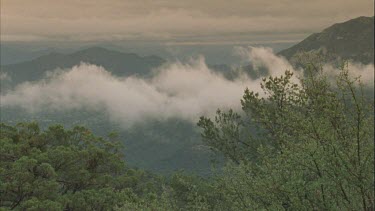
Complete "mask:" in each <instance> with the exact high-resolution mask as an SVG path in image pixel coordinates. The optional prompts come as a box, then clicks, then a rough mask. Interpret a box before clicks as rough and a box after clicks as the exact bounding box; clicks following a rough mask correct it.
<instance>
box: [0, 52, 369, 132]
mask: <svg viewBox="0 0 375 211" xmlns="http://www.w3.org/2000/svg"><path fill="white" fill-rule="evenodd" d="M237 51H238V52H239V53H240V54H241V55H243V56H246V57H247V59H248V60H249V61H251V62H252V63H253V64H256V65H263V66H265V67H266V68H268V69H269V72H270V74H271V75H281V74H283V73H284V71H285V70H286V69H289V70H292V71H294V70H293V68H292V67H291V65H290V64H289V63H288V62H287V61H286V60H285V59H283V58H279V57H277V56H276V55H274V54H273V52H272V50H270V49H268V48H252V47H250V48H239V49H237ZM353 67H355V68H354V71H355V72H356V73H360V74H365V75H366V80H368V81H369V82H370V81H373V73H372V76H371V77H372V79H371V78H370V76H367V74H369V72H370V71H371V70H373V65H372V66H358V65H357V66H353ZM371 68H372V69H371ZM260 82H261V79H256V80H252V79H250V78H249V77H247V76H245V75H241V76H239V77H238V78H236V79H235V80H228V79H226V78H225V77H223V76H222V75H220V74H218V73H216V72H214V71H212V70H210V69H209V68H208V67H207V65H206V64H205V62H204V59H203V58H199V59H197V60H193V61H191V62H190V63H188V64H183V63H179V62H177V63H174V64H170V65H168V66H165V67H163V68H162V69H159V70H157V71H156V72H155V75H154V76H153V77H152V78H150V79H143V78H138V77H126V78H120V77H115V76H113V75H111V73H109V72H108V71H106V70H105V69H104V68H102V67H98V66H95V65H90V64H85V63H82V64H80V65H78V66H75V67H73V68H72V69H68V70H65V71H61V70H59V71H53V72H52V73H50V74H48V75H47V77H46V79H44V80H42V81H38V82H35V83H23V84H21V85H19V86H17V87H16V88H15V89H14V90H11V91H9V92H7V93H4V94H2V95H1V106H5V107H6V106H11V107H13V106H19V107H22V108H24V109H27V110H29V111H30V112H39V111H44V110H48V109H50V110H60V111H61V110H62V111H64V110H69V109H82V108H84V109H90V110H94V111H98V112H101V111H103V109H104V111H106V112H107V113H108V114H109V116H110V118H111V119H112V120H113V121H116V122H119V123H122V125H123V126H124V127H127V126H131V125H132V124H134V123H137V122H142V121H145V120H147V119H149V118H157V119H166V118H171V117H175V118H181V119H185V120H189V121H193V122H196V120H197V118H198V117H199V116H200V115H211V114H213V113H214V112H215V111H216V109H217V108H233V109H237V110H239V109H240V99H241V97H242V95H243V91H244V89H245V88H246V87H248V88H249V89H250V90H253V91H256V92H257V91H258V92H260V91H261V90H260ZM366 82H367V81H366ZM260 93H263V92H260Z"/></svg>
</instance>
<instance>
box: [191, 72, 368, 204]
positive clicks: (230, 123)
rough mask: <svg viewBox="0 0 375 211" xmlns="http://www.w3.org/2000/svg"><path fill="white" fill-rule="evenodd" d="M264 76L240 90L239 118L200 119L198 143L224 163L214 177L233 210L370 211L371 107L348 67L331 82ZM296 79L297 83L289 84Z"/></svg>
mask: <svg viewBox="0 0 375 211" xmlns="http://www.w3.org/2000/svg"><path fill="white" fill-rule="evenodd" d="M305 75H306V76H305V77H304V78H301V79H299V80H294V79H293V73H292V72H290V71H286V72H285V74H284V75H283V76H281V77H268V78H265V79H263V83H262V84H261V87H262V89H263V93H255V92H253V91H250V90H248V89H246V90H245V94H244V96H243V99H242V100H241V104H242V109H243V113H244V114H243V115H242V116H241V115H239V114H237V113H235V112H233V111H232V110H230V111H229V112H222V111H218V112H217V116H216V117H215V119H214V120H211V119H209V118H206V117H201V119H200V121H199V122H198V126H200V127H201V128H202V129H203V132H202V137H203V139H204V142H205V143H206V144H207V145H208V146H210V147H211V148H212V149H214V150H216V151H218V152H220V153H222V154H223V155H224V156H225V157H227V158H228V160H229V161H230V162H229V163H230V164H228V165H227V167H226V168H225V170H224V174H223V176H222V177H219V178H218V180H217V183H216V185H217V190H218V191H219V192H221V196H222V200H221V202H222V203H223V206H224V205H225V204H230V207H231V209H233V210H249V209H270V210H274V209H275V210H279V209H292V210H342V209H343V210H360V209H362V210H373V209H374V119H373V118H374V116H373V115H374V113H373V111H374V105H373V103H372V102H370V101H369V99H367V98H366V97H365V96H364V93H363V89H364V85H363V84H361V82H360V78H351V77H350V76H349V75H350V74H349V70H348V68H347V66H343V67H342V71H341V72H340V74H339V75H338V76H337V77H336V78H335V79H332V78H330V77H328V76H327V75H325V74H324V70H323V69H322V68H321V67H316V66H313V65H309V66H307V67H306V68H305ZM295 81H296V82H295Z"/></svg>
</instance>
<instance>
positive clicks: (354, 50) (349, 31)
mask: <svg viewBox="0 0 375 211" xmlns="http://www.w3.org/2000/svg"><path fill="white" fill-rule="evenodd" d="M303 52H316V53H320V54H323V55H325V57H326V56H328V57H329V58H330V59H331V60H334V59H344V60H352V61H355V62H361V63H363V64H369V63H374V17H358V18H355V19H351V20H349V21H346V22H343V23H337V24H334V25H332V26H330V27H328V28H326V29H324V30H323V31H322V32H320V33H314V34H312V35H310V36H309V37H307V38H306V39H304V40H303V41H301V42H300V43H298V44H296V45H294V46H292V47H290V48H288V49H285V50H282V51H280V52H279V53H278V55H280V56H284V57H285V58H286V59H288V60H289V61H291V62H292V63H295V62H296V61H297V60H298V56H299V54H301V53H303Z"/></svg>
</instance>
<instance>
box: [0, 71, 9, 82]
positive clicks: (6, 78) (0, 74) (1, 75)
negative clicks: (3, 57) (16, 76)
mask: <svg viewBox="0 0 375 211" xmlns="http://www.w3.org/2000/svg"><path fill="white" fill-rule="evenodd" d="M11 80H12V79H11V77H10V76H9V75H8V74H7V73H4V72H0V81H11Z"/></svg>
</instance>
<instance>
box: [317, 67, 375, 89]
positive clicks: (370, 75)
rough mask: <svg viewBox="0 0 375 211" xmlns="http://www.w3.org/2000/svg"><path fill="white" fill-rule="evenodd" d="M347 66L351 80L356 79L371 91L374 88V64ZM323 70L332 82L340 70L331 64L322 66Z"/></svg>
mask: <svg viewBox="0 0 375 211" xmlns="http://www.w3.org/2000/svg"><path fill="white" fill-rule="evenodd" d="M347 65H348V66H347V68H348V74H349V77H351V78H353V79H354V78H358V79H359V81H360V82H361V83H363V84H364V85H366V86H367V87H369V88H371V89H373V88H374V64H367V65H364V64H361V63H355V62H349V63H348V64H347ZM323 69H324V71H325V72H326V73H327V74H328V76H329V77H330V78H331V79H332V80H334V78H335V77H336V76H338V74H339V73H340V70H338V69H337V67H334V66H333V65H331V64H325V65H323Z"/></svg>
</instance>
